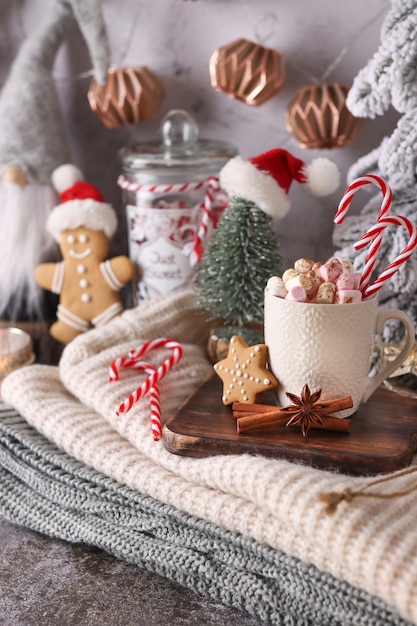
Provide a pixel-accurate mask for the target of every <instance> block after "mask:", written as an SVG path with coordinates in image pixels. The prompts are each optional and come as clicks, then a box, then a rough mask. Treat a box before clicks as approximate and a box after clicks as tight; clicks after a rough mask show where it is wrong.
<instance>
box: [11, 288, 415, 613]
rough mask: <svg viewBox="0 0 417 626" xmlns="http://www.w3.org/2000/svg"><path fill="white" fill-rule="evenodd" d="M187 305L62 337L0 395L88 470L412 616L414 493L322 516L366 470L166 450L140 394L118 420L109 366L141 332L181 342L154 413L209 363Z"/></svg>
mask: <svg viewBox="0 0 417 626" xmlns="http://www.w3.org/2000/svg"><path fill="white" fill-rule="evenodd" d="M193 309H194V301H193V296H192V294H191V293H186V294H178V295H171V296H167V297H165V298H161V299H158V300H157V301H153V302H151V303H149V304H148V305H146V304H145V305H142V306H141V307H139V308H137V309H134V310H131V311H128V312H126V313H125V314H124V315H123V316H122V317H121V318H120V319H119V320H116V321H115V322H111V323H109V324H108V325H107V326H105V327H103V328H102V329H96V330H93V331H91V332H89V333H86V334H85V335H84V336H81V337H79V338H77V339H76V340H75V341H74V342H72V343H71V344H69V345H68V346H67V348H66V349H65V351H64V355H63V357H62V360H61V365H60V371H58V369H57V368H54V367H45V366H31V367H28V368H24V369H21V370H17V371H16V372H14V373H13V374H11V375H9V376H8V377H7V378H6V380H5V382H4V383H3V386H2V395H3V397H4V399H5V400H6V401H7V402H10V403H11V404H12V405H14V406H15V407H16V408H17V409H18V410H19V411H20V412H21V413H22V415H23V416H24V417H25V418H26V420H27V421H28V422H29V423H30V424H32V425H33V426H34V427H35V428H36V429H37V430H38V431H39V432H41V433H43V434H44V435H45V436H46V437H47V438H48V439H49V440H51V441H53V442H55V443H56V444H57V445H58V446H59V447H60V448H62V449H64V450H65V451H66V452H67V453H68V454H70V455H71V456H73V457H75V458H76V459H79V460H81V461H83V462H84V463H86V464H87V465H89V466H91V467H93V468H95V469H96V470H98V471H100V472H102V473H104V474H106V475H107V476H109V477H112V478H113V479H115V480H117V481H118V482H120V483H123V484H126V485H128V486H130V487H131V488H133V489H136V490H138V491H139V492H141V493H143V494H146V495H150V496H152V497H153V498H156V499H158V500H159V501H161V502H164V503H167V504H171V505H173V506H175V507H176V508H178V509H180V510H182V511H185V512H187V513H189V514H191V515H195V516H197V517H199V518H202V519H205V520H207V521H210V522H213V523H215V524H218V525H220V526H223V527H224V528H226V529H228V530H230V531H235V532H239V533H242V534H243V535H245V536H247V537H252V538H254V539H256V540H258V541H260V542H263V543H266V544H268V545H269V546H271V547H273V548H276V549H279V550H282V551H284V552H286V553H288V554H290V555H292V556H295V557H297V558H299V559H301V560H302V561H303V562H304V563H307V564H314V565H315V566H316V567H318V568H319V569H320V570H322V571H324V572H328V573H330V574H332V575H333V576H335V577H337V578H339V579H341V580H344V581H347V582H348V583H350V584H351V585H353V586H355V587H358V588H361V589H363V590H365V591H367V592H368V593H370V594H372V595H375V596H377V597H379V598H381V599H382V600H384V602H386V603H387V604H388V605H392V606H394V607H396V609H397V610H398V611H399V612H400V614H401V615H402V616H403V617H405V618H406V619H409V620H411V621H414V622H417V585H416V581H417V532H416V530H415V528H416V523H415V519H416V511H417V492H414V493H411V494H409V495H408V496H405V497H402V498H396V499H395V500H392V501H389V500H388V501H384V500H377V499H372V498H358V499H356V500H354V502H352V503H350V504H345V503H341V504H340V505H339V507H338V509H337V510H336V512H335V514H334V515H332V516H329V515H326V514H325V512H324V508H323V504H322V503H321V502H320V500H319V494H321V493H322V492H326V493H327V492H330V491H339V490H341V489H343V488H344V487H347V486H348V487H350V488H351V489H356V488H358V487H359V486H361V485H363V484H364V483H365V482H367V479H366V478H352V477H348V476H343V475H339V474H336V473H333V472H331V471H321V470H317V469H313V468H310V467H308V466H303V465H297V464H294V463H290V462H287V461H280V460H273V459H265V458H262V457H260V456H249V455H239V456H236V455H234V456H222V457H210V458H207V459H192V458H185V457H180V456H176V455H172V454H170V453H168V452H167V451H166V450H165V449H164V447H163V445H162V443H161V442H158V443H155V442H154V441H153V439H152V435H151V432H150V427H149V406H148V399H147V398H143V399H142V400H141V401H140V402H139V403H138V404H137V405H135V407H134V408H133V409H132V411H131V412H130V413H129V414H127V415H126V416H124V417H121V418H117V416H116V415H115V408H116V407H117V406H118V404H119V402H120V401H121V400H123V399H124V397H125V395H126V392H127V391H128V389H131V386H132V384H133V383H135V382H137V377H136V378H135V377H134V376H132V380H130V381H129V380H128V378H129V376H130V373H128V374H127V378H124V379H123V381H121V382H120V383H109V382H107V380H108V366H109V364H110V362H111V360H112V359H113V358H115V357H116V356H119V355H120V354H124V353H125V351H126V349H127V348H128V347H129V346H131V347H134V346H135V344H136V346H137V344H139V345H140V343H141V342H142V339H151V338H155V337H156V336H167V335H168V336H170V337H171V338H173V339H176V340H179V341H182V342H183V343H184V344H185V350H184V358H183V361H181V363H180V365H178V366H176V367H175V368H174V369H172V370H171V371H170V372H169V374H168V375H167V377H166V378H165V379H164V380H163V382H162V384H161V395H162V410H163V416H164V418H167V417H168V416H169V415H171V414H172V412H173V411H175V410H176V409H177V407H178V403H179V402H180V401H181V398H183V397H185V395H186V394H188V393H189V392H190V391H191V390H192V389H193V388H195V386H196V385H197V384H198V383H199V382H200V381H201V380H202V378H204V376H205V375H206V374H207V371H210V370H211V368H210V366H209V365H208V364H207V363H206V362H205V359H204V353H203V351H202V349H201V348H199V347H198V346H196V345H195V344H194V345H192V343H191V342H193V341H195V337H196V336H201V335H202V332H203V331H202V329H201V328H200V330H199V331H198V332H196V331H197V330H198V328H197V327H198V323H197V321H196V320H193V321H192V322H191V323H190V320H191V318H192V312H193ZM173 329H174V330H173ZM191 334H192V335H193V338H192V336H191ZM134 337H136V339H135V338H134ZM141 338H142V339H141ZM155 357H156V360H157V361H159V359H160V358H161V357H159V358H158V354H156V355H155ZM177 368H178V369H177ZM180 368H181V369H180ZM60 374H61V377H62V381H63V382H62V381H61V380H60ZM63 383H65V385H66V387H65V386H64V384H63ZM219 402H220V398H219ZM411 484H413V477H412V476H409V477H407V476H405V477H398V478H396V479H395V480H393V481H391V482H390V483H388V484H383V485H379V486H378V487H375V490H377V491H378V492H389V491H390V490H391V491H398V490H400V489H403V488H405V487H407V486H409V485H411ZM290 623H291V622H290Z"/></svg>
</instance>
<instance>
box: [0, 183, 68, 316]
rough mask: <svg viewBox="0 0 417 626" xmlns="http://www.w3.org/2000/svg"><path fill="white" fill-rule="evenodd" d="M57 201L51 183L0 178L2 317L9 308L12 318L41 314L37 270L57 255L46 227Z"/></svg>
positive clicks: (0, 307) (0, 287) (0, 290)
mask: <svg viewBox="0 0 417 626" xmlns="http://www.w3.org/2000/svg"><path fill="white" fill-rule="evenodd" d="M55 204H56V194H55V192H54V190H53V189H52V187H50V186H48V185H39V184H28V185H26V186H25V187H20V186H19V185H17V184H15V183H11V182H4V181H3V182H0V317H1V316H2V315H4V313H5V311H6V309H7V314H8V317H10V319H17V316H18V315H22V314H23V315H25V316H27V317H29V318H40V317H41V296H42V290H41V289H40V288H39V286H38V285H37V284H36V281H35V276H34V271H35V267H36V266H37V265H38V263H39V262H40V261H41V260H42V259H45V258H46V257H47V256H48V257H49V258H51V257H52V256H55V254H54V251H55V250H56V244H55V243H54V241H53V240H52V237H51V236H50V235H49V234H48V232H47V230H46V227H45V224H46V219H47V216H48V215H49V213H50V211H51V210H52V208H53V207H54V205H55Z"/></svg>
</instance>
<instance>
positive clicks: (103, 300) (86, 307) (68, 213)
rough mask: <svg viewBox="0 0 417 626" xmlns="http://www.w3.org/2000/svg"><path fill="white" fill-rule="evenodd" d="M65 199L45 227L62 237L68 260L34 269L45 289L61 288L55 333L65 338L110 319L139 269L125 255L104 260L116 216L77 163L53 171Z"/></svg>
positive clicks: (114, 226)
mask: <svg viewBox="0 0 417 626" xmlns="http://www.w3.org/2000/svg"><path fill="white" fill-rule="evenodd" d="M52 181H53V184H54V186H55V188H56V190H57V191H58V192H59V194H60V199H61V203H60V204H59V205H58V206H56V207H55V208H54V209H53V210H52V212H51V213H50V215H49V216H48V219H47V222H46V227H47V229H48V232H49V233H50V234H51V235H52V237H53V238H54V239H55V241H57V242H58V243H59V246H60V250H61V253H62V257H63V260H62V261H61V262H59V263H42V264H41V265H38V267H37V268H36V272H35V277H36V281H37V282H38V284H39V285H40V286H41V287H43V288H44V289H48V290H49V291H52V292H53V293H55V294H59V296H60V303H59V305H58V311H57V318H58V320H57V321H56V322H55V323H54V324H53V325H52V326H51V328H50V333H51V335H52V336H53V337H54V338H55V339H57V340H58V341H60V342H62V343H69V342H70V341H71V340H72V339H74V337H76V336H77V335H79V334H80V333H83V332H85V331H87V330H88V329H89V328H91V327H92V326H101V325H103V324H105V323H107V322H108V321H109V320H111V319H112V318H113V317H115V316H116V315H119V314H120V313H121V312H122V310H123V307H122V303H121V300H120V297H119V293H118V292H119V290H120V289H121V288H122V287H123V285H125V284H126V283H127V282H129V281H130V280H131V279H132V278H133V276H134V272H135V266H134V264H133V262H132V261H131V260H130V259H129V258H128V257H126V256H117V257H114V258H112V259H110V260H105V259H106V257H107V253H108V250H109V239H110V238H111V237H112V235H113V234H114V232H115V230H116V227H117V217H116V213H115V211H114V210H113V208H112V207H111V206H110V205H109V204H107V203H106V202H105V201H104V199H103V196H102V195H101V193H100V191H99V190H98V189H97V188H96V187H95V186H94V185H92V184H90V183H87V182H85V181H83V176H82V173H81V172H80V170H79V169H78V168H76V167H75V166H73V165H62V166H61V167H59V168H57V169H56V170H55V171H54V172H53V174H52Z"/></svg>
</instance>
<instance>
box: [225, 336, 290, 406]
mask: <svg viewBox="0 0 417 626" xmlns="http://www.w3.org/2000/svg"><path fill="white" fill-rule="evenodd" d="M267 358H268V347H267V346H266V345H265V344H262V343H260V344H257V345H255V346H248V344H247V343H246V341H244V340H243V339H242V337H239V335H234V336H233V337H232V338H231V340H230V345H229V352H228V354H227V357H226V358H225V359H223V360H222V361H218V363H216V364H215V365H214V370H215V372H216V374H217V375H218V376H219V378H221V380H222V381H223V395H222V401H223V404H232V402H250V403H254V402H258V401H259V396H260V395H261V394H262V393H263V392H264V391H268V389H273V388H274V387H276V386H277V385H278V381H277V379H276V378H275V377H274V376H273V374H272V372H271V371H270V370H269V369H268V368H267Z"/></svg>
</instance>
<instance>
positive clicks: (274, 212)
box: [220, 148, 340, 219]
mask: <svg viewBox="0 0 417 626" xmlns="http://www.w3.org/2000/svg"><path fill="white" fill-rule="evenodd" d="M293 180H296V181H297V182H298V183H300V184H302V185H305V186H306V188H307V189H308V191H309V192H310V193H311V194H312V195H314V196H327V195H329V194H331V193H333V192H334V191H336V189H337V188H338V186H339V182H340V172H339V169H338V167H337V165H336V164H335V163H334V162H333V161H330V160H329V159H325V158H318V159H313V161H312V162H311V163H310V164H306V163H304V161H302V160H301V159H297V157H295V156H293V155H292V154H291V153H290V152H287V150H283V149H281V148H276V149H275V150H269V151H268V152H264V153H263V154H260V155H258V156H256V157H253V158H252V159H248V160H244V159H242V158H241V157H240V156H236V157H234V158H233V159H231V160H230V161H228V162H227V163H226V165H225V166H224V167H223V169H222V170H221V171H220V184H221V186H222V187H223V189H224V190H225V191H227V193H228V194H229V196H237V197H240V198H244V199H246V200H249V201H251V202H254V203H255V204H256V206H258V207H259V208H260V209H262V210H263V211H265V213H267V214H268V215H271V216H272V217H274V218H278V219H280V218H282V217H284V215H285V214H286V213H287V211H288V209H289V208H290V201H289V199H288V192H289V190H290V186H291V183H292V181H293Z"/></svg>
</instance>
